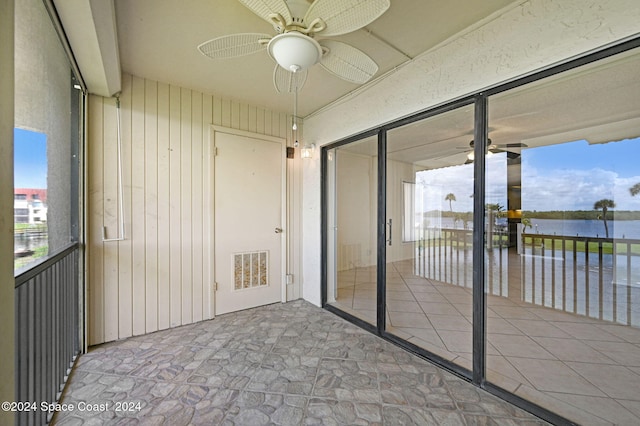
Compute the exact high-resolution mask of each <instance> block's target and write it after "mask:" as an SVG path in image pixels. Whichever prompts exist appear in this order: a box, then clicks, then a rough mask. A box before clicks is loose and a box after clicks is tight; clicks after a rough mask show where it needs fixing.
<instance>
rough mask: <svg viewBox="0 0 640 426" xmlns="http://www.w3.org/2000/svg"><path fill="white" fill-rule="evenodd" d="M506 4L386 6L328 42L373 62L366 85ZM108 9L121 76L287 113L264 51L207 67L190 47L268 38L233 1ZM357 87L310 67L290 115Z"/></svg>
mask: <svg viewBox="0 0 640 426" xmlns="http://www.w3.org/2000/svg"><path fill="white" fill-rule="evenodd" d="M510 3H513V0H483V1H474V2H470V1H468V0H447V1H442V0H391V7H390V8H389V10H387V11H386V12H385V13H384V14H383V15H382V16H381V17H380V18H379V19H378V20H376V21H374V22H373V23H371V24H370V25H368V26H367V27H365V28H362V29H360V30H357V31H355V32H352V33H349V34H345V35H343V36H338V37H332V39H335V40H339V41H342V42H345V43H348V44H351V45H353V46H355V47H356V48H358V49H360V50H362V51H363V52H365V53H367V54H368V55H369V56H371V58H373V60H374V61H375V62H376V63H377V64H378V66H379V70H378V73H377V74H376V75H375V76H374V77H373V79H372V81H373V80H375V79H376V78H379V77H380V76H382V75H384V74H385V73H386V72H388V71H390V70H392V69H393V68H394V67H397V66H398V65H400V64H402V63H403V62H405V61H409V60H411V59H412V58H414V57H416V56H417V55H419V54H421V53H422V52H425V51H427V50H429V49H430V48H432V47H433V46H435V45H437V44H438V43H440V42H442V41H444V40H446V39H447V38H449V37H451V36H453V35H454V34H456V33H458V32H460V31H461V30H463V29H465V28H467V27H468V26H470V25H472V24H473V23H475V22H477V21H479V20H481V19H483V18H485V17H487V16H488V15H490V14H492V13H494V12H496V11H497V10H500V9H501V8H503V7H505V6H507V5H508V4H510ZM115 10H116V24H117V37H118V45H119V53H120V62H121V67H122V71H123V72H126V73H129V74H132V75H135V76H139V77H144V78H148V79H152V80H157V81H160V82H165V83H170V84H174V85H177V86H180V87H184V88H191V89H194V90H197V91H201V92H204V93H209V94H217V95H220V96H222V97H225V98H231V99H236V100H239V101H242V102H246V103H249V104H251V105H255V106H261V107H266V108H269V109H273V110H276V111H286V112H292V109H293V95H291V94H286V93H283V94H279V93H277V92H276V90H275V88H274V86H273V82H272V75H273V69H274V62H273V61H272V59H271V58H270V57H269V56H268V54H267V52H266V51H261V52H258V53H255V54H252V55H249V56H243V57H239V58H233V59H219V60H214V59H210V58H208V57H205V56H203V55H202V54H201V53H200V52H199V51H198V50H197V48H196V47H197V46H198V45H199V44H201V43H203V42H204V41H207V40H210V39H213V38H216V37H220V36H223V35H229V34H235V33H243V32H257V33H267V34H274V35H275V33H274V30H273V27H272V26H271V25H270V24H269V23H267V22H266V21H264V20H262V19H261V18H259V17H258V16H256V15H254V14H253V13H252V12H251V11H250V10H249V9H247V8H246V7H245V6H243V5H242V4H241V3H240V2H238V1H237V0H188V1H177V0H115ZM318 38H320V37H318ZM368 84H371V83H368ZM357 87H358V86H357V85H356V84H353V83H348V82H346V81H343V80H341V79H339V78H338V77H335V76H333V75H331V74H329V73H328V72H326V71H325V70H323V69H322V68H321V67H320V66H318V65H316V66H314V67H312V68H311V69H310V70H309V76H308V79H307V82H306V84H305V86H304V88H303V89H302V91H301V92H300V96H299V105H298V115H299V116H302V117H305V116H307V115H309V114H310V113H312V112H314V111H316V110H318V109H320V108H322V107H324V106H325V105H327V104H330V103H331V102H333V101H335V100H336V99H339V98H340V97H342V96H345V95H346V94H348V93H349V92H351V91H353V90H354V89H356V88H357Z"/></svg>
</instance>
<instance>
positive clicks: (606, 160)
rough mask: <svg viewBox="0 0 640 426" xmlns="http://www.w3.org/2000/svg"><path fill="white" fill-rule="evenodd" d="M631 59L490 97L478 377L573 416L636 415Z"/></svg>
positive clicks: (610, 420)
mask: <svg viewBox="0 0 640 426" xmlns="http://www.w3.org/2000/svg"><path fill="white" fill-rule="evenodd" d="M638 69H640V54H639V52H638V51H637V50H636V51H630V52H628V53H626V54H623V55H620V56H618V57H613V58H610V59H608V60H605V61H601V62H598V63H594V64H591V65H588V66H584V67H581V68H578V69H575V70H572V71H570V72H567V73H563V74H560V75H557V76H554V77H552V78H548V79H545V80H540V81H536V82H533V83H529V84H527V85H524V86H521V87H518V88H515V89H512V90H509V91H506V92H504V93H500V94H497V95H495V96H491V97H489V99H488V101H489V123H488V124H489V128H490V129H491V131H490V132H489V137H490V138H491V139H492V140H493V144H495V145H498V144H503V145H505V144H507V145H508V146H507V147H506V148H503V149H502V151H503V152H500V153H497V154H496V155H493V156H492V157H490V158H487V161H486V170H487V185H486V188H487V189H486V199H485V201H486V205H487V207H488V208H487V213H488V214H487V220H486V222H485V231H486V235H487V236H488V237H487V238H488V240H487V244H486V255H487V257H489V258H491V259H492V260H493V263H487V270H486V273H487V276H486V280H485V281H486V291H487V293H488V295H487V346H488V348H491V351H489V350H488V353H487V362H486V370H487V371H486V378H487V380H488V381H489V382H491V383H492V384H495V385H497V386H499V387H501V388H502V389H505V390H507V391H509V392H512V393H514V394H515V395H517V396H519V397H521V398H524V399H526V400H529V401H531V402H533V403H535V404H538V405H540V406H542V407H545V408H547V409H549V410H551V411H553V412H555V413H557V414H559V415H561V416H563V417H565V418H567V419H569V420H571V421H573V422H576V423H579V424H640V369H639V367H640V291H639V287H638V283H639V282H640V256H639V254H640V220H639V219H640V199H639V197H638V191H635V190H634V185H635V188H636V189H637V188H638V187H637V185H638V183H639V182H640V167H639V166H638V158H640V119H639V118H638V117H640V81H639V80H638ZM489 149H490V150H492V146H490V147H489ZM490 235H491V236H493V238H490V237H489V236H490ZM491 242H493V246H491V244H490V243H491ZM499 280H501V283H502V285H501V286H499V285H498V281H499Z"/></svg>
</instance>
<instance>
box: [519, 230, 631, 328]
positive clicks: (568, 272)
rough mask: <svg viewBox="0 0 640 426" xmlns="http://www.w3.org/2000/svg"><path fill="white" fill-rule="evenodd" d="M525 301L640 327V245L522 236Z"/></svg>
mask: <svg viewBox="0 0 640 426" xmlns="http://www.w3.org/2000/svg"><path fill="white" fill-rule="evenodd" d="M522 246H523V253H522V256H521V258H522V281H523V294H522V299H523V301H525V302H528V303H533V304H536V305H540V306H546V307H550V308H555V309H560V310H563V311H566V312H571V313H574V314H578V315H584V316H588V317H591V318H597V319H602V320H607V321H613V322H616V323H619V324H626V325H640V312H639V311H638V308H640V240H636V239H618V238H616V239H614V238H597V237H580V236H575V237H572V236H567V235H545V234H522Z"/></svg>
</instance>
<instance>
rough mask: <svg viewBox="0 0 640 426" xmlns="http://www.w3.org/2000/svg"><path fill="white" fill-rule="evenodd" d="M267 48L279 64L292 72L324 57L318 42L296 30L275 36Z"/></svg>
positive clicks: (307, 66)
mask: <svg viewBox="0 0 640 426" xmlns="http://www.w3.org/2000/svg"><path fill="white" fill-rule="evenodd" d="M267 50H268V52H269V55H270V56H271V57H272V58H273V59H274V60H275V61H276V62H277V63H278V65H280V66H281V67H282V68H284V69H286V70H287V71H291V72H298V71H301V70H304V69H306V68H309V67H310V66H312V65H314V64H316V63H318V61H320V58H322V48H321V47H320V45H319V44H318V42H317V41H315V40H314V39H312V38H311V37H309V36H306V35H304V34H301V33H299V32H296V31H290V32H288V33H284V34H279V35H277V36H275V37H274V38H272V39H271V40H270V41H269V44H268V45H267Z"/></svg>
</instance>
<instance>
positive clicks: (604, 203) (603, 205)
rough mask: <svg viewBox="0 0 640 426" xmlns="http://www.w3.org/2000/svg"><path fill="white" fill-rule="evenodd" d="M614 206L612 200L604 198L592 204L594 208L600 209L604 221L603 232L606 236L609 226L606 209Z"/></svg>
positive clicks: (607, 235)
mask: <svg viewBox="0 0 640 426" xmlns="http://www.w3.org/2000/svg"><path fill="white" fill-rule="evenodd" d="M615 207H616V203H614V202H613V200H609V199H607V198H604V199H602V200H600V201H596V203H595V204H594V205H593V209H594V210H602V221H603V222H604V233H605V236H606V237H607V238H609V227H608V226H607V210H609V209H613V208H615Z"/></svg>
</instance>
